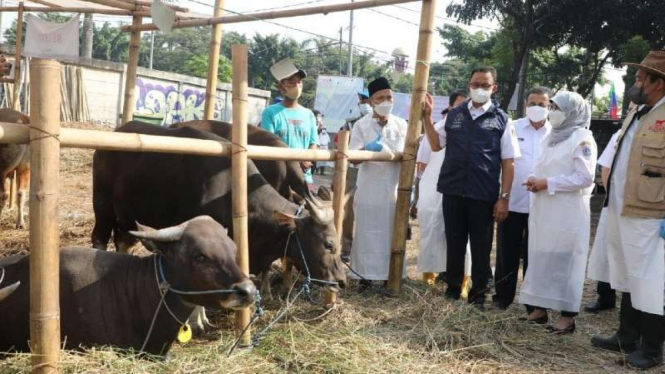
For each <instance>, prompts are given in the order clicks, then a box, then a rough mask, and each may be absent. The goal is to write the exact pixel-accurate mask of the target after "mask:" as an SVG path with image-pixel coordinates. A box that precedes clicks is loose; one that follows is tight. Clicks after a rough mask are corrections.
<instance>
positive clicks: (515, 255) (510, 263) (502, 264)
mask: <svg viewBox="0 0 665 374" xmlns="http://www.w3.org/2000/svg"><path fill="white" fill-rule="evenodd" d="M520 257H521V258H522V261H523V263H522V276H524V274H525V273H526V268H527V266H528V263H529V214H528V213H518V212H509V213H508V217H507V218H506V220H505V221H503V222H502V223H501V224H500V225H499V227H498V228H497V246H496V268H495V270H494V290H495V291H496V294H495V295H494V296H493V297H492V299H493V300H494V301H495V302H497V303H500V304H501V305H503V306H505V307H507V306H509V305H510V304H512V303H513V300H515V293H516V291H517V275H518V272H519V268H520Z"/></svg>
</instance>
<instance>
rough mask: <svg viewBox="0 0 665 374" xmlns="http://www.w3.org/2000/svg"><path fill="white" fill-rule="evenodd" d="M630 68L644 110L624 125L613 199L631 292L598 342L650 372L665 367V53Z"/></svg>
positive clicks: (618, 285)
mask: <svg viewBox="0 0 665 374" xmlns="http://www.w3.org/2000/svg"><path fill="white" fill-rule="evenodd" d="M626 65H628V66H631V67H635V68H637V69H638V70H637V73H636V74H635V85H634V86H633V87H632V88H631V89H630V90H629V91H628V95H629V99H630V100H631V101H633V102H634V103H636V104H638V107H637V110H632V111H631V112H630V113H628V116H627V118H626V120H625V121H624V124H623V127H622V132H621V134H622V135H621V136H620V138H619V140H618V143H617V151H616V155H615V156H614V161H613V162H612V170H611V172H610V177H609V182H608V184H607V198H606V200H605V206H606V207H607V213H608V217H607V226H606V230H605V243H606V246H607V255H608V263H609V276H610V283H611V285H612V287H613V288H615V289H617V290H619V291H621V292H623V296H622V300H621V312H620V314H619V329H618V330H617V332H616V333H615V334H614V335H612V336H610V337H609V338H601V337H598V336H595V337H593V338H592V339H591V343H592V344H593V345H595V346H597V347H599V348H603V349H608V350H613V351H618V352H625V353H628V354H627V356H626V357H625V359H626V362H627V364H628V365H630V366H633V367H636V368H638V369H648V368H650V367H654V366H658V365H662V363H663V341H665V317H663V307H664V306H665V241H664V240H663V238H662V237H661V235H660V232H659V231H660V225H661V222H662V221H663V217H664V216H665V51H652V52H650V53H649V54H648V55H647V57H646V58H645V59H644V61H642V63H641V64H636V63H629V64H626Z"/></svg>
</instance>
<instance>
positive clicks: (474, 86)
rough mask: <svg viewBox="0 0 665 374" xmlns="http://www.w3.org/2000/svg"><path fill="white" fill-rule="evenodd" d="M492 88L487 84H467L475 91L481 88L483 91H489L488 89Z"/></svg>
mask: <svg viewBox="0 0 665 374" xmlns="http://www.w3.org/2000/svg"><path fill="white" fill-rule="evenodd" d="M492 86H494V85H493V84H489V83H483V84H480V83H475V82H474V83H469V87H471V88H473V89H474V90H475V89H477V88H481V87H482V88H483V89H485V90H489V89H490V88H492Z"/></svg>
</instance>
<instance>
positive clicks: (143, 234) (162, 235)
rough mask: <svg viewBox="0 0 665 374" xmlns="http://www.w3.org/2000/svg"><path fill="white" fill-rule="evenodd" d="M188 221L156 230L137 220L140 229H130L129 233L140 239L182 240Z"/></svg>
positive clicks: (157, 240) (159, 240)
mask: <svg viewBox="0 0 665 374" xmlns="http://www.w3.org/2000/svg"><path fill="white" fill-rule="evenodd" d="M188 223H189V221H188V222H184V223H181V224H179V225H178V226H171V227H166V228H163V229H159V230H155V229H153V228H152V227H149V226H144V225H141V224H140V223H138V222H137V223H136V226H137V227H138V228H139V230H138V231H130V232H129V233H130V234H132V235H133V236H134V237H137V238H139V239H147V240H153V241H156V242H175V241H178V240H180V238H181V237H182V234H183V233H184V232H185V228H186V227H187V224H188Z"/></svg>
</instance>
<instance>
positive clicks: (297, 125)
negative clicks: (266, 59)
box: [261, 58, 319, 189]
mask: <svg viewBox="0 0 665 374" xmlns="http://www.w3.org/2000/svg"><path fill="white" fill-rule="evenodd" d="M270 72H271V73H272V75H273V77H275V79H276V80H277V82H278V83H277V87H278V88H279V91H280V92H281V94H282V96H283V97H284V100H283V101H282V102H281V103H277V104H273V105H271V106H269V107H267V108H265V109H264V110H263V115H262V119H261V127H262V128H263V129H264V130H266V131H270V132H271V133H273V134H276V135H277V136H279V137H280V138H281V139H282V140H283V141H284V142H285V143H286V144H287V145H288V146H289V148H295V149H317V148H318V146H317V144H318V142H319V136H318V132H317V128H316V118H315V117H314V113H312V111H311V110H309V109H307V108H305V107H303V106H301V105H300V104H298V98H299V97H300V95H301V94H302V79H303V78H305V77H306V76H307V73H305V71H304V70H300V69H298V68H296V66H295V65H294V64H293V61H291V59H288V58H287V59H285V60H282V61H280V62H278V63H276V64H275V65H273V66H272V67H271V68H270ZM300 166H301V167H302V169H303V172H304V173H305V181H306V182H307V184H308V185H309V186H310V189H311V188H312V184H313V182H314V181H313V179H312V171H311V168H312V163H311V162H310V161H301V162H300Z"/></svg>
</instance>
